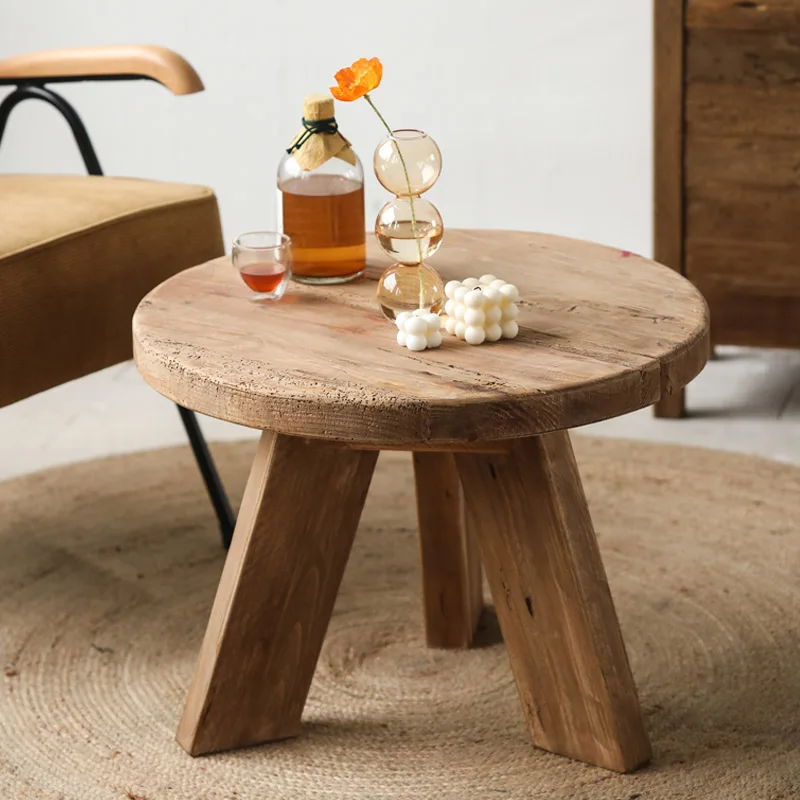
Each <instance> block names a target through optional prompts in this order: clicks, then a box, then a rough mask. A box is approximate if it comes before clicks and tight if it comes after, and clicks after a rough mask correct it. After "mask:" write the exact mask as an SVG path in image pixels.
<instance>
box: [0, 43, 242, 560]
mask: <svg viewBox="0 0 800 800" xmlns="http://www.w3.org/2000/svg"><path fill="white" fill-rule="evenodd" d="M95 80H115V81H116V80H119V81H126V80H152V81H156V82H157V83H160V84H162V85H163V86H165V87H166V88H167V89H169V90H170V91H171V92H172V93H173V94H176V95H182V94H191V93H193V92H199V91H202V90H203V84H202V81H201V80H200V77H199V76H198V75H197V73H196V72H195V71H194V69H193V68H192V66H191V65H190V64H189V63H188V62H187V61H185V60H184V59H183V58H182V57H181V56H179V55H178V54H177V53H175V52H173V51H171V50H168V49H166V48H164V47H156V46H152V45H125V46H117V47H85V48H71V49H62V50H50V51H46V52H40V53H33V54H29V55H22V56H16V57H13V58H8V59H5V60H2V61H0V86H5V85H8V86H14V87H15V88H14V89H13V90H12V91H11V93H10V94H8V95H7V96H6V97H5V98H4V99H3V101H2V103H0V144H1V143H2V138H3V134H4V133H5V128H6V124H7V122H8V118H9V115H10V114H11V112H12V111H13V109H14V108H15V107H16V106H17V105H18V104H19V103H21V102H23V101H25V100H29V99H38V100H42V101H44V102H46V103H49V104H50V105H51V106H53V107H54V108H55V109H56V110H57V111H59V112H60V113H61V115H62V116H63V117H64V118H65V120H66V121H67V123H68V124H69V126H70V129H71V131H72V133H73V136H74V137H75V141H76V143H77V145H78V149H79V150H80V154H81V157H82V159H83V162H84V164H85V166H86V171H87V172H88V176H46V175H0V219H2V220H3V223H4V224H3V225H2V226H0V407H3V406H5V405H9V404H10V403H14V402H17V401H18V400H22V399H24V398H26V397H29V396H31V395H33V394H36V393H38V392H41V391H44V390H45V389H49V388H51V387H53V386H56V385H58V384H60V383H64V382H66V381H69V380H73V379H75V378H79V377H82V376H83V375H87V374H89V373H91V372H94V371H96V370H99V369H103V368H104V367H108V366H111V365H112V364H116V363H119V362H121V361H126V360H128V359H129V358H131V355H132V344H131V333H130V323H131V317H132V315H133V311H134V309H135V307H136V305H137V304H138V302H139V300H140V299H141V298H142V297H143V296H144V295H145V294H146V293H147V292H148V291H149V290H150V289H152V288H153V287H155V286H156V285H157V284H159V283H160V282H161V281H163V280H165V279H166V278H167V277H169V276H170V275H172V274H174V273H176V272H179V271H181V270H183V269H185V268H187V267H189V266H193V265H195V264H198V263H200V262H202V261H206V260H208V259H210V258H214V257H217V256H219V255H221V254H222V253H223V251H224V249H223V244H222V234H221V229H220V221H219V211H218V208H217V202H216V198H215V197H214V194H213V192H212V191H211V190H210V189H207V188H205V187H202V186H189V185H183V184H174V183H173V184H171V183H162V182H158V181H143V180H135V179H129V178H109V177H103V172H102V169H101V167H100V162H99V160H98V158H97V155H96V153H95V151H94V147H93V146H92V142H91V140H90V138H89V135H88V133H87V131H86V128H85V126H84V124H83V122H82V121H81V119H80V117H79V116H78V114H77V112H76V111H75V109H74V108H73V107H72V105H71V104H70V103H69V102H68V101H67V100H66V99H65V98H64V97H63V96H61V95H60V94H59V93H57V92H55V91H53V90H52V89H51V88H49V85H51V84H57V83H65V82H74V81H95ZM178 410H179V412H180V416H181V420H182V422H183V425H184V427H185V429H186V432H187V435H188V437H189V441H190V443H191V446H192V449H193V452H194V455H195V458H196V460H197V463H198V466H199V468H200V471H201V473H202V476H203V480H204V481H205V484H206V488H207V490H208V493H209V496H210V498H211V501H212V503H213V505H214V509H215V511H216V513H217V517H218V519H219V523H220V529H221V533H222V538H223V542H224V544H225V545H226V546H227V545H228V544H229V543H230V539H231V536H232V533H233V525H234V516H233V512H232V510H231V507H230V504H229V502H228V499H227V496H226V495H225V492H224V489H223V487H222V483H221V481H220V478H219V475H218V473H217V470H216V467H215V465H214V462H213V460H212V458H211V455H210V453H209V450H208V447H207V444H206V442H205V439H204V437H203V434H202V432H201V430H200V427H199V425H198V422H197V419H196V417H195V415H194V412H192V411H190V410H188V409H185V408H182V407H178Z"/></svg>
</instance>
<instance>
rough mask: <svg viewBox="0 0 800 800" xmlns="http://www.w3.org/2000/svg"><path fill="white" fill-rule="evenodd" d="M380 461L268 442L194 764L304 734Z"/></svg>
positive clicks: (226, 605)
mask: <svg viewBox="0 0 800 800" xmlns="http://www.w3.org/2000/svg"><path fill="white" fill-rule="evenodd" d="M377 457H378V454H377V452H372V451H370V452H366V451H361V452H358V451H354V450H343V449H337V448H332V447H324V446H322V445H320V444H317V443H315V442H309V441H304V440H302V439H297V438H293V437H287V436H281V435H278V434H271V433H264V434H262V437H261V442H260V444H259V447H258V452H257V454H256V457H255V461H254V463H253V467H252V469H251V471H250V477H249V479H248V482H247V487H246V488H245V493H244V498H243V500H242V506H241V509H240V511H239V517H238V519H237V522H236V530H235V532H234V536H233V542H232V544H231V548H230V550H229V552H228V556H227V558H226V560H225V568H224V570H223V573H222V578H221V580H220V584H219V588H218V590H217V596H216V600H215V601H214V607H213V609H212V611H211V619H210V620H209V623H208V628H207V630H206V635H205V638H204V640H203V645H202V648H201V651H200V657H199V659H198V663H197V668H196V670H195V673H194V677H193V679H192V683H191V686H190V688H189V694H188V697H187V700H186V706H185V709H184V712H183V716H182V718H181V721H180V726H179V728H178V736H177V738H178V742H179V743H180V745H181V746H182V747H183V748H184V749H185V750H186V751H187V752H189V753H190V754H191V755H201V754H203V753H210V752H213V751H217V750H228V749H231V748H235V747H245V746H248V745H253V744H258V743H260V742H266V741H272V740H274V739H284V738H287V737H290V736H296V735H297V734H298V733H299V732H300V717H301V714H302V711H303V705H304V704H305V700H306V695H307V694H308V689H309V687H310V685H311V679H312V677H313V674H314V668H315V667H316V663H317V657H318V656H319V652H320V648H321V647H322V640H323V638H324V636H325V631H326V630H327V627H328V622H329V620H330V616H331V612H332V611H333V604H334V601H335V599H336V593H337V591H338V588H339V583H340V582H341V578H342V574H343V572H344V568H345V565H346V563H347V557H348V555H349V553H350V547H351V544H352V541H353V536H354V535H355V531H356V527H357V525H358V520H359V517H360V515H361V508H362V506H363V504H364V500H365V498H366V495H367V489H368V488H369V483H370V479H371V478H372V471H373V469H374V466H375V462H376V460H377ZM298 509H302V513H299V512H298Z"/></svg>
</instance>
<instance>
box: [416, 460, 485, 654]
mask: <svg viewBox="0 0 800 800" xmlns="http://www.w3.org/2000/svg"><path fill="white" fill-rule="evenodd" d="M414 479H415V482H416V488H417V519H418V527H419V543H420V555H421V557H422V597H423V603H424V607H425V637H426V640H427V642H428V646H429V647H442V648H460V647H469V646H470V644H471V643H472V637H473V635H474V633H475V629H476V627H477V625H478V620H479V618H480V614H481V610H482V608H483V591H482V586H481V562H480V557H479V556H478V548H477V541H476V539H475V535H474V532H473V531H472V529H471V528H470V527H468V526H467V525H466V519H465V516H464V501H463V493H462V491H461V483H460V481H459V478H458V472H457V470H456V462H455V458H454V457H453V454H452V453H424V452H416V453H414Z"/></svg>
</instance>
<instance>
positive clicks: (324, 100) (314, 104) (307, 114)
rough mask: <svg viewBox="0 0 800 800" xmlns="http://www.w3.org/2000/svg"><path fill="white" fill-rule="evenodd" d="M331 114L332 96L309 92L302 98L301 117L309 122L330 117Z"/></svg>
mask: <svg viewBox="0 0 800 800" xmlns="http://www.w3.org/2000/svg"><path fill="white" fill-rule="evenodd" d="M332 116H333V98H332V97H331V96H330V95H329V94H309V95H306V98H305V100H303V117H304V118H305V119H307V120H308V121H309V122H314V121H316V120H318V119H330V118H331V117H332Z"/></svg>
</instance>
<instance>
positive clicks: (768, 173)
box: [686, 97, 800, 193]
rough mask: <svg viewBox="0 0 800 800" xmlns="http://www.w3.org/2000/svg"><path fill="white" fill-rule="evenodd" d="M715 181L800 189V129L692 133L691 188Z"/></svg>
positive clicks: (688, 161) (688, 179) (688, 180)
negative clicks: (775, 133) (783, 134)
mask: <svg viewBox="0 0 800 800" xmlns="http://www.w3.org/2000/svg"><path fill="white" fill-rule="evenodd" d="M798 100H800V97H798ZM712 183H717V184H720V183H724V184H733V185H734V186H739V187H742V188H746V187H767V188H770V189H795V190H797V189H800V130H798V131H797V135H796V136H795V137H792V138H788V137H787V138H776V137H768V136H754V135H750V136H734V135H727V136H720V135H716V136H689V137H688V146H687V148H686V187H687V190H688V191H689V192H690V193H691V191H692V190H693V189H702V188H703V187H704V186H707V185H708V184H712Z"/></svg>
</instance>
